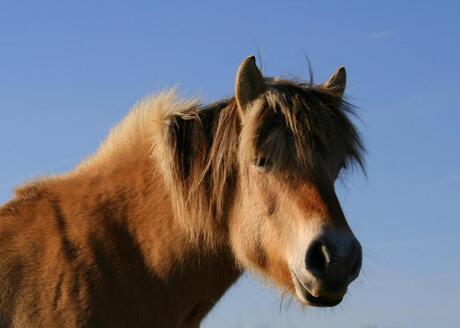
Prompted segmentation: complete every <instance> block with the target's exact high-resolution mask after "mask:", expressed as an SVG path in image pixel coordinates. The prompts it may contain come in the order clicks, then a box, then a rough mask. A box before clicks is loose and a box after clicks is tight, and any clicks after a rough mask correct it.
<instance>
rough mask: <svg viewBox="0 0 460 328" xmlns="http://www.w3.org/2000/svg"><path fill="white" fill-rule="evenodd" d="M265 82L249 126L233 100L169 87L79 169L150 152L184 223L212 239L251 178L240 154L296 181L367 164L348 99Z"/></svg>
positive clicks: (140, 106) (315, 88) (305, 85)
mask: <svg viewBox="0 0 460 328" xmlns="http://www.w3.org/2000/svg"><path fill="white" fill-rule="evenodd" d="M266 82H267V85H268V88H267V90H266V91H265V92H264V93H263V94H262V95H261V97H259V99H258V100H257V101H256V102H255V104H254V106H253V107H252V108H251V110H250V113H245V116H246V115H247V116H248V117H247V119H245V120H244V125H245V128H244V129H242V123H241V122H242V120H241V118H240V117H239V116H240V115H239V113H238V110H237V108H236V107H237V104H236V101H235V99H234V98H231V99H226V100H222V101H219V102H216V103H213V104H210V105H207V106H203V105H200V104H199V102H198V101H197V100H180V99H178V98H177V97H176V95H175V91H174V90H169V91H166V92H164V93H162V94H160V95H159V96H156V97H154V98H150V99H147V100H145V101H143V102H141V103H140V104H138V105H137V106H136V107H135V109H134V110H133V111H132V112H131V113H130V114H129V115H128V117H127V118H126V119H125V120H124V121H123V122H122V123H121V124H120V125H119V126H118V127H116V128H115V129H114V130H113V131H112V132H111V134H110V135H109V137H108V140H107V141H106V143H105V144H104V145H103V146H102V147H101V149H100V150H99V152H98V154H96V156H94V157H93V158H91V159H89V160H88V161H87V162H86V163H84V164H83V165H82V166H81V167H80V169H84V168H85V167H87V166H91V163H94V162H100V161H101V160H104V159H107V158H110V159H111V160H113V157H114V156H116V157H119V158H121V159H122V158H129V157H130V156H131V155H130V154H133V156H134V154H141V153H143V152H144V153H145V151H149V152H151V154H152V155H153V156H154V158H155V159H156V160H157V162H158V163H159V165H160V169H161V171H162V173H163V176H164V178H165V181H166V183H167V184H168V186H169V187H170V190H171V197H172V202H173V206H174V209H175V212H176V215H177V217H178V219H179V220H180V221H181V222H182V224H183V225H184V226H185V227H187V228H189V231H190V233H191V234H192V237H197V236H196V235H193V234H194V232H197V231H199V232H202V233H203V234H202V237H205V238H208V237H210V236H211V235H214V236H215V232H216V229H221V228H224V226H225V225H224V224H223V223H224V222H225V213H226V212H227V211H226V209H227V206H228V204H229V203H230V202H231V199H232V190H234V186H235V183H236V177H237V172H239V173H241V174H243V173H244V172H243V171H244V170H241V171H239V170H240V168H239V165H238V156H239V154H240V156H242V158H243V161H245V162H251V161H254V160H256V159H258V158H263V159H264V160H265V161H268V162H269V164H270V169H272V170H275V171H280V172H291V173H292V172H294V173H295V174H296V175H297V176H298V175H303V176H307V177H317V176H321V175H324V170H323V169H322V168H323V167H324V166H327V165H331V163H332V164H333V165H338V168H339V169H340V167H345V166H346V165H347V164H353V163H357V164H358V165H359V166H360V167H363V159H362V153H363V146H362V143H361V139H360V137H359V134H358V132H357V130H356V128H355V127H354V125H353V123H352V122H351V120H350V118H349V116H350V114H351V113H353V110H352V109H353V108H352V106H351V105H350V104H349V103H348V102H346V101H344V100H343V99H342V97H338V96H336V95H335V94H334V93H333V92H331V90H329V89H327V88H324V87H321V86H314V85H312V84H310V83H304V82H294V81H287V80H281V79H267V81H266ZM242 130H243V133H244V135H243V136H242V135H241V134H242ZM240 140H245V142H244V143H241V144H240ZM140 148H141V149H143V151H139V149H140ZM138 156H139V155H138Z"/></svg>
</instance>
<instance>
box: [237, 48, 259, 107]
mask: <svg viewBox="0 0 460 328" xmlns="http://www.w3.org/2000/svg"><path fill="white" fill-rule="evenodd" d="M265 88H266V85H265V81H264V77H263V76H262V73H261V72H260V71H259V69H258V68H257V65H256V59H255V58H254V56H250V57H248V58H246V59H245V60H244V61H243V62H242V63H241V65H240V67H239V68H238V73H237V74H236V81H235V98H236V103H237V105H238V111H239V112H240V114H241V115H243V114H244V111H245V110H246V107H247V106H248V105H249V104H250V103H251V102H252V101H254V100H255V99H257V98H258V97H259V96H260V95H261V94H262V93H263V92H264V91H265Z"/></svg>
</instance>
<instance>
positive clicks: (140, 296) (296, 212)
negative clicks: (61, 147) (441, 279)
mask: <svg viewBox="0 0 460 328" xmlns="http://www.w3.org/2000/svg"><path fill="white" fill-rule="evenodd" d="M345 86H346V71H345V69H344V68H343V67H342V68H340V69H339V70H337V72H336V73H335V74H333V75H332V76H331V78H330V79H329V80H328V81H327V82H325V83H323V84H320V85H315V84H313V83H312V82H303V81H301V80H289V79H282V78H269V77H264V76H263V75H262V73H261V71H260V70H259V68H258V67H257V65H256V62H255V59H254V57H253V56H251V57H248V58H247V59H245V60H244V61H243V62H242V63H241V65H240V66H239V68H238V71H237V74H236V81H235V91H234V95H233V96H232V97H230V98H226V99H223V100H220V101H218V102H215V103H211V104H208V105H204V104H202V103H201V102H200V101H199V100H197V99H183V98H180V97H179V96H177V95H176V92H175V90H173V89H171V90H166V91H163V92H161V93H159V94H157V95H156V96H151V97H149V98H146V99H145V100H143V101H141V102H139V103H138V104H137V105H136V106H135V107H134V108H133V110H132V111H130V113H129V114H128V115H127V117H126V118H125V119H124V120H123V121H122V122H121V123H119V124H118V125H117V126H116V127H115V128H114V129H113V130H112V131H111V132H110V133H109V135H108V137H107V139H106V140H105V142H104V143H103V144H102V145H101V146H100V148H99V149H98V151H97V152H96V153H95V154H93V155H92V156H89V157H88V158H87V159H85V160H84V161H82V162H81V163H80V164H79V165H78V166H77V167H76V168H75V169H74V170H73V171H71V172H70V173H66V174H63V175H59V176H53V177H46V178H41V179H37V180H34V181H32V182H30V183H29V184H27V185H25V186H22V187H19V188H18V189H16V191H15V196H14V198H13V199H12V200H11V201H9V202H8V203H6V204H5V205H3V206H2V207H1V208H0V326H1V327H47V328H50V327H75V328H77V327H178V328H179V327H181V328H183V327H199V325H200V323H201V321H202V320H203V319H204V318H205V317H206V315H207V314H208V313H209V311H210V310H211V309H212V308H213V306H214V305H215V304H216V303H217V302H218V301H219V299H220V298H221V297H222V296H223V295H224V293H225V292H226V291H227V290H228V289H229V288H230V286H232V285H233V284H234V283H235V282H236V281H237V280H238V279H239V277H240V276H241V275H242V274H243V272H245V271H250V272H253V273H255V274H256V275H257V276H260V277H261V278H262V279H264V280H266V281H269V282H271V283H272V284H273V285H274V286H276V287H278V288H279V289H280V290H283V291H286V292H287V293H289V294H290V295H292V297H294V298H296V299H297V300H298V301H299V303H300V304H303V305H305V306H308V305H310V306H317V307H332V306H335V305H337V304H339V303H340V302H341V301H342V299H343V297H344V296H345V294H346V292H347V288H348V286H349V284H350V283H351V282H352V281H354V280H355V279H356V278H357V277H358V275H359V272H360V269H361V263H362V250H361V245H360V243H359V242H358V240H357V239H356V237H355V236H354V234H353V232H352V230H351V228H350V226H349V225H348V223H347V221H346V218H345V215H344V213H343V211H342V209H341V206H340V203H339V200H338V198H337V195H336V192H335V187H334V182H335V180H336V179H337V178H338V176H339V175H340V172H341V171H342V170H345V169H346V168H347V167H349V166H350V165H360V166H363V152H364V148H363V145H362V141H361V138H360V135H359V132H358V131H357V129H356V128H355V126H354V125H353V122H352V120H351V117H350V114H351V113H352V111H353V106H351V105H350V104H349V103H348V102H347V101H346V100H345V97H344V91H345Z"/></svg>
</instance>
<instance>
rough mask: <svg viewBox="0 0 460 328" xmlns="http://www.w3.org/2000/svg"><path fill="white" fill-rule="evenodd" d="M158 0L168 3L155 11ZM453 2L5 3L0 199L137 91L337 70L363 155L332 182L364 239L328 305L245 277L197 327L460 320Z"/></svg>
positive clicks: (0, 43)
mask: <svg viewBox="0 0 460 328" xmlns="http://www.w3.org/2000/svg"><path fill="white" fill-rule="evenodd" d="M165 3H168V4H167V5H165ZM459 12H460V3H459V2H458V1H436V2H435V1H394V0H392V1H365V0H363V1H231V3H230V1H226V2H224V1H193V2H192V1H169V2H167V1H163V4H159V3H158V2H157V3H156V2H155V1H124V2H121V1H78V2H77V1H73V2H72V3H70V2H67V3H65V4H64V3H63V1H8V2H7V1H1V2H0V150H1V152H0V159H1V160H0V201H1V202H3V201H6V200H7V199H8V198H9V197H10V196H11V190H12V188H13V187H14V186H15V185H18V184H20V183H22V182H23V181H26V180H28V179H30V178H32V177H35V176H40V175H46V174H50V173H59V172H64V171H67V170H69V169H71V168H72V167H73V166H74V165H75V164H76V163H78V162H79V160H80V159H81V158H83V157H84V156H86V155H87V154H89V153H91V152H93V151H95V150H96V148H97V146H98V144H99V143H100V141H101V140H102V139H103V138H104V136H105V135H106V134H107V132H108V131H109V129H110V127H112V126H113V125H114V124H115V123H116V122H117V121H119V120H120V119H121V118H122V117H123V116H124V115H125V114H126V113H127V111H128V110H129V108H130V107H131V106H132V105H133V104H134V103H135V102H136V101H137V100H139V99H141V98H142V97H144V96H146V95H148V94H150V93H152V92H156V91H159V90H161V89H163V88H165V87H169V86H174V85H179V90H180V92H181V93H182V94H183V95H185V96H196V95H199V96H201V97H202V98H203V100H204V101H211V100H216V99H219V98H221V97H224V96H229V95H231V94H232V88H233V80H234V75H235V70H236V67H237V65H238V64H239V62H240V61H241V60H242V59H243V58H244V57H246V56H247V55H249V54H253V53H257V49H259V50H260V52H261V54H262V58H263V64H264V65H263V67H264V71H265V73H267V74H269V75H280V74H283V75H297V76H301V77H305V78H306V77H307V65H306V62H305V59H304V56H303V53H307V54H308V55H309V57H310V59H311V61H312V63H313V67H314V71H315V76H316V80H317V81H323V80H324V79H326V78H327V76H328V75H329V74H330V73H332V72H333V71H334V70H335V69H336V68H337V67H338V66H340V65H344V66H346V67H347V69H348V72H349V89H348V95H349V97H350V98H349V99H351V100H352V101H353V102H354V103H355V104H356V105H357V106H358V107H359V110H358V112H359V115H360V117H361V122H358V125H359V127H360V129H361V131H362V133H363V137H364V140H365V143H366V145H367V148H368V150H369V154H368V157H367V163H368V165H367V167H368V173H369V176H368V178H367V179H365V178H364V177H363V176H362V175H360V174H359V173H356V174H351V175H349V176H347V177H345V179H344V183H340V184H339V186H338V188H339V191H340V196H341V199H342V202H343V207H344V209H345V211H346V213H347V216H348V219H349V222H350V224H351V225H352V227H353V229H354V231H355V233H356V234H357V236H358V237H359V238H360V240H361V241H362V244H363V246H364V249H365V259H364V261H365V263H364V274H363V276H362V278H360V279H359V280H358V281H357V282H356V283H354V284H353V286H352V287H351V291H350V294H349V295H348V296H347V298H346V300H345V301H344V303H343V304H342V305H341V306H339V308H337V309H332V310H320V309H309V310H307V311H305V310H301V309H300V307H299V306H297V305H296V303H295V302H292V301H289V300H285V301H284V302H283V305H282V307H281V309H280V297H279V294H278V292H277V291H275V290H273V289H271V288H270V287H267V286H266V285H265V284H264V283H260V282H258V280H257V279H254V277H252V276H250V275H249V276H248V277H246V278H244V279H242V280H241V281H240V282H239V284H238V285H237V286H236V287H234V288H233V289H232V290H231V291H230V292H229V293H228V294H227V295H226V297H225V298H224V300H223V301H222V302H221V303H220V304H219V305H218V307H217V308H216V309H215V310H214V311H213V312H212V313H211V315H210V316H209V318H208V319H207V321H206V323H205V324H204V327H305V326H306V327H308V326H310V327H379V328H380V327H388V328H390V327H393V328H395V327H418V328H421V327H460V318H459V316H458V311H459V309H460V300H459V295H460V255H459V254H460V238H459V232H460V215H459V203H460V108H459V103H460V23H459V18H458V14H459Z"/></svg>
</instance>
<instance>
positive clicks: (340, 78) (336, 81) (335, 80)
mask: <svg viewBox="0 0 460 328" xmlns="http://www.w3.org/2000/svg"><path fill="white" fill-rule="evenodd" d="M346 85H347V71H346V70H345V67H340V68H339V69H338V70H337V71H336V72H335V73H334V74H333V75H332V76H331V77H330V78H329V80H327V82H326V83H324V84H323V87H325V88H327V89H330V91H331V92H332V93H334V94H335V95H337V96H339V97H343V94H344V92H345V87H346Z"/></svg>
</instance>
